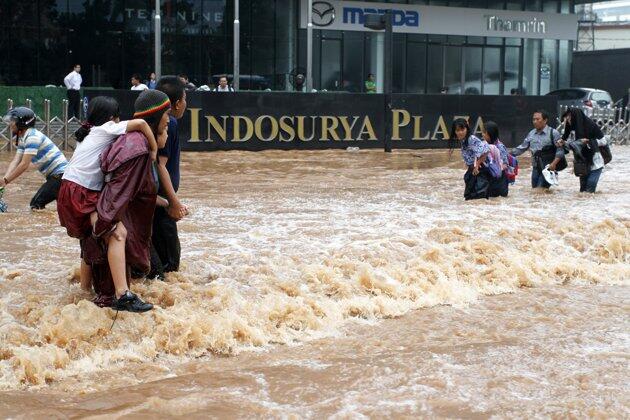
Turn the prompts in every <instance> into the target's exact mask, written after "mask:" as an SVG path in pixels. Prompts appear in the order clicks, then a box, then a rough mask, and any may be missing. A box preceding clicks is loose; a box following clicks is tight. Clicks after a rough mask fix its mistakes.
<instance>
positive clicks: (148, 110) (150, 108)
mask: <svg viewBox="0 0 630 420" xmlns="http://www.w3.org/2000/svg"><path fill="white" fill-rule="evenodd" d="M170 107H171V101H169V99H168V96H167V95H166V93H164V92H160V91H159V90H148V89H147V90H144V91H142V93H141V94H140V96H138V99H136V102H135V104H134V109H135V113H134V114H133V117H134V118H146V117H149V116H151V115H153V114H156V113H158V112H160V113H161V112H164V111H166V110H167V109H169V108H170Z"/></svg>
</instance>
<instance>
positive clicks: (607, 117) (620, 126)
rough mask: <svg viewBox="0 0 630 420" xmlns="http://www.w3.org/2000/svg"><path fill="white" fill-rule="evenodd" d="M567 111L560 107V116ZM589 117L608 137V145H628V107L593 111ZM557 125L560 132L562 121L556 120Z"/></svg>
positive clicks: (629, 109) (629, 123) (629, 133)
mask: <svg viewBox="0 0 630 420" xmlns="http://www.w3.org/2000/svg"><path fill="white" fill-rule="evenodd" d="M567 109H569V107H567V106H561V107H560V115H562V114H564V112H565V111H566V110H567ZM589 111H590V109H589ZM590 117H591V119H593V121H595V122H596V123H597V125H599V127H600V128H601V129H602V133H604V135H605V136H608V138H609V139H610V143H612V144H630V107H625V108H623V107H614V108H602V109H593V110H592V114H591V115H590ZM558 124H559V126H558V129H559V130H560V129H561V128H562V127H563V124H562V121H560V120H558Z"/></svg>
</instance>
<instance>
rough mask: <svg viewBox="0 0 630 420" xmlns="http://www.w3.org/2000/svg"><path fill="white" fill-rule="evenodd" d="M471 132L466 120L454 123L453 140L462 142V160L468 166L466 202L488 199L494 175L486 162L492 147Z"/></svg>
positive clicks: (459, 119) (465, 191) (465, 180)
mask: <svg viewBox="0 0 630 420" xmlns="http://www.w3.org/2000/svg"><path fill="white" fill-rule="evenodd" d="M470 131H471V130H470V125H469V124H468V121H466V120H465V119H463V118H457V119H456V120H455V121H453V124H452V126H451V139H457V140H458V141H460V142H461V153H462V159H464V163H465V164H466V166H468V169H467V170H466V174H465V175H464V183H465V188H464V198H465V199H466V200H474V199H477V198H488V188H489V186H490V182H489V180H490V177H491V176H492V175H491V174H490V173H489V172H488V168H487V167H486V166H485V165H484V162H485V161H486V157H487V156H488V153H489V152H490V147H489V146H488V143H486V142H484V141H482V140H480V139H479V138H477V137H475V136H474V135H473V134H471V132H470ZM451 152H452V149H451Z"/></svg>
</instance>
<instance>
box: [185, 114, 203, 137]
mask: <svg viewBox="0 0 630 420" xmlns="http://www.w3.org/2000/svg"><path fill="white" fill-rule="evenodd" d="M188 110H189V111H190V140H188V141H189V142H190V143H199V142H201V139H199V111H201V108H188Z"/></svg>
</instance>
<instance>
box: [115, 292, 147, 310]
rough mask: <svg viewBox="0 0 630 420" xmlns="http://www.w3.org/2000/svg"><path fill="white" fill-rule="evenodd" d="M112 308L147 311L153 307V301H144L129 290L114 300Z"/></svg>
mask: <svg viewBox="0 0 630 420" xmlns="http://www.w3.org/2000/svg"><path fill="white" fill-rule="evenodd" d="M112 309H116V310H117V311H129V312H146V311H150V310H151V309H153V305H152V304H151V303H147V302H143V301H142V299H140V298H139V297H138V296H137V295H135V294H133V293H131V291H130V290H127V291H126V292H125V294H124V295H122V296H121V297H119V298H118V299H114V301H113V302H112Z"/></svg>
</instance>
